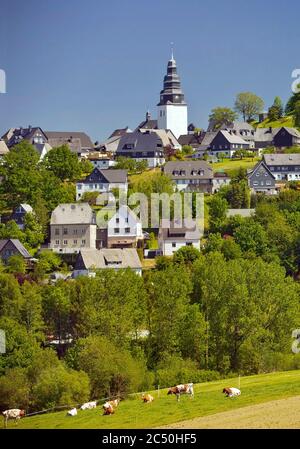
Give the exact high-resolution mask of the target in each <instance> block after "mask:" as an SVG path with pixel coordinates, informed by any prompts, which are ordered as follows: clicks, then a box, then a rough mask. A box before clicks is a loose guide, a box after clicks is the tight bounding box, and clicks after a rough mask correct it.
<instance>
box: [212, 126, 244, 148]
mask: <svg viewBox="0 0 300 449" xmlns="http://www.w3.org/2000/svg"><path fill="white" fill-rule="evenodd" d="M219 133H221V134H223V136H224V137H225V139H226V140H227V141H228V142H229V143H236V144H238V143H240V144H247V142H246V141H245V140H244V139H242V137H240V136H237V135H236V134H231V133H230V132H229V131H226V130H222V129H221V130H220V131H219Z"/></svg>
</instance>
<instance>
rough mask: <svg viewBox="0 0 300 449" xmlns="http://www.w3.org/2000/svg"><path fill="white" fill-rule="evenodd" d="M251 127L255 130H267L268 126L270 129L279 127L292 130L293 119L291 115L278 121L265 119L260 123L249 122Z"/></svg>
mask: <svg viewBox="0 0 300 449" xmlns="http://www.w3.org/2000/svg"><path fill="white" fill-rule="evenodd" d="M251 125H252V126H254V127H255V128H268V127H269V126H271V127H272V128H281V126H287V127H290V128H293V126H294V119H293V117H292V116H291V115H288V116H287V117H282V118H280V119H278V120H269V119H266V120H264V121H263V122H261V123H259V122H251Z"/></svg>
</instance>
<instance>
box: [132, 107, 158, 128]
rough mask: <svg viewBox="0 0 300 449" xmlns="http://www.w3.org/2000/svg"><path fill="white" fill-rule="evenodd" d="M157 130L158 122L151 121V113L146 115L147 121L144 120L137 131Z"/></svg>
mask: <svg viewBox="0 0 300 449" xmlns="http://www.w3.org/2000/svg"><path fill="white" fill-rule="evenodd" d="M141 128H142V129H157V128H158V126H157V120H153V119H151V114H150V112H149V111H147V113H146V120H143V121H142V122H141V123H140V124H139V125H138V126H137V127H136V129H135V131H137V130H138V129H141Z"/></svg>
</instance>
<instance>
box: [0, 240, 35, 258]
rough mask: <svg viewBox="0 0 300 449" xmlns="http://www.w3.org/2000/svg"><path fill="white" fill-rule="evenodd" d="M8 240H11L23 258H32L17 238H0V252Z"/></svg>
mask: <svg viewBox="0 0 300 449" xmlns="http://www.w3.org/2000/svg"><path fill="white" fill-rule="evenodd" d="M8 242H11V243H12V244H13V245H14V247H15V248H16V249H17V251H18V252H19V253H20V254H21V256H23V257H24V258H25V259H31V258H32V256H31V255H30V254H29V252H28V251H27V249H26V248H25V247H24V246H23V245H22V243H21V242H20V240H18V239H3V240H0V253H1V252H2V250H3V249H4V248H5V246H6V245H7V243H8Z"/></svg>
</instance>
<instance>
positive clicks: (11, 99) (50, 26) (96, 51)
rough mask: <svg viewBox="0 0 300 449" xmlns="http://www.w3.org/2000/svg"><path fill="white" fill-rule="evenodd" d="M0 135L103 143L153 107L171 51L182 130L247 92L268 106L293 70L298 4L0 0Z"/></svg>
mask: <svg viewBox="0 0 300 449" xmlns="http://www.w3.org/2000/svg"><path fill="white" fill-rule="evenodd" d="M0 8H1V10H0V68H1V69H4V70H5V71H6V75H7V93H6V94H0V133H1V134H2V133H3V132H4V131H6V130H7V129H8V128H10V127H18V126H23V127H25V126H27V125H29V124H30V125H32V126H41V127H42V128H43V129H45V130H65V131H85V132H87V133H88V134H89V135H90V136H91V137H92V139H93V140H94V141H95V140H103V139H104V138H106V137H107V136H108V135H109V134H110V133H111V132H112V131H113V130H114V129H115V128H119V127H125V126H127V125H128V126H129V127H131V128H134V127H135V126H137V124H138V123H139V122H140V121H142V120H143V118H144V116H145V113H146V110H147V109H148V108H149V109H150V111H151V113H152V117H156V104H157V102H158V99H159V91H160V90H161V89H162V83H163V76H164V74H165V71H166V65H167V61H168V59H169V57H170V42H171V41H173V42H174V55H175V59H176V60H177V65H178V71H179V74H180V76H181V81H182V87H183V91H184V93H185V98H186V101H187V103H188V107H189V109H188V113H189V122H193V123H194V124H195V125H196V126H200V127H205V126H206V125H207V117H208V114H209V113H210V111H211V109H212V108H213V107H215V106H229V107H232V106H233V103H234V98H235V96H236V94H237V93H238V92H241V91H246V90H247V91H253V92H255V93H256V94H258V95H260V96H262V97H263V98H264V100H265V102H266V105H267V106H269V105H270V103H271V102H272V101H273V98H274V96H275V95H279V96H281V97H282V99H283V100H284V101H286V100H287V99H288V97H289V96H290V94H291V82H292V78H291V72H292V70H293V69H295V68H300V56H299V55H300V53H299V43H300V27H299V23H298V22H299V16H300V3H299V1H298V0H287V1H286V2H282V1H279V0H273V1H271V0H265V1H264V2H262V1H258V0H251V1H245V0H240V1H238V0H227V1H224V0H210V1H201V0H185V1H183V0H181V1H180V0H152V1H149V0H148V1H145V0H139V1H137V0H130V1H129V0H127V1H126V0H110V1H107V0H105V1H104V0H103V1H102V0H85V1H83V0H64V1H62V0H51V1H46V0H39V1H38V0H26V1H20V0H0Z"/></svg>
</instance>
